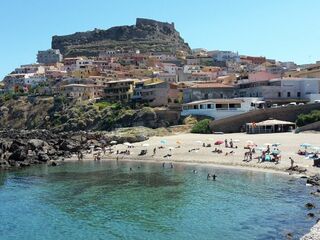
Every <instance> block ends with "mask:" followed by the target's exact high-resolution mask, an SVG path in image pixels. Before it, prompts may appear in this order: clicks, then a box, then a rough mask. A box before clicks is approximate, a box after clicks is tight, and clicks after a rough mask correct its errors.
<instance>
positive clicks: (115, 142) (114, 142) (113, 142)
mask: <svg viewBox="0 0 320 240" xmlns="http://www.w3.org/2000/svg"><path fill="white" fill-rule="evenodd" d="M110 143H111V144H117V143H118V142H117V141H115V140H114V141H111V142H110Z"/></svg>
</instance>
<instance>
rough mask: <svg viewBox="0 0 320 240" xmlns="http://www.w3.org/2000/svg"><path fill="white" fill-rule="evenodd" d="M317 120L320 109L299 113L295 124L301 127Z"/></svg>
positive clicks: (319, 118) (319, 115)
mask: <svg viewBox="0 0 320 240" xmlns="http://www.w3.org/2000/svg"><path fill="white" fill-rule="evenodd" d="M318 121H320V110H314V111H311V112H310V113H308V114H300V115H299V116H298V118H297V120H296V124H297V125H298V126H299V127H301V126H304V125H307V124H310V123H314V122H318Z"/></svg>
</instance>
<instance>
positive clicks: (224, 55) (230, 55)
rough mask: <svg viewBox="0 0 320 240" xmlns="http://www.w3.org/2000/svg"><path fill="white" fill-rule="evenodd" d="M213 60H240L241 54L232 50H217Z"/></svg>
mask: <svg viewBox="0 0 320 240" xmlns="http://www.w3.org/2000/svg"><path fill="white" fill-rule="evenodd" d="M213 60H214V61H218V62H226V61H234V62H240V56H239V54H238V53H235V52H231V51H215V53H214V54H213Z"/></svg>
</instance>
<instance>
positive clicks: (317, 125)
mask: <svg viewBox="0 0 320 240" xmlns="http://www.w3.org/2000/svg"><path fill="white" fill-rule="evenodd" d="M311 130H314V131H320V121H318V122H314V123H311V124H308V125H305V126H302V127H299V128H297V129H296V133H299V132H304V131H311Z"/></svg>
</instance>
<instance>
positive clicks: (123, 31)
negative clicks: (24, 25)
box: [51, 18, 190, 57]
mask: <svg viewBox="0 0 320 240" xmlns="http://www.w3.org/2000/svg"><path fill="white" fill-rule="evenodd" d="M51 45H52V48H53V49H60V51H61V52H62V53H63V54H64V55H65V56H69V57H70V56H80V55H82V56H97V55H98V54H99V52H100V51H104V50H118V49H122V50H134V49H139V50H140V51H141V52H142V53H143V52H172V53H174V52H176V51H177V50H182V51H187V52H190V48H189V45H188V44H187V43H185V42H184V40H183V39H182V38H181V37H180V34H179V32H177V31H176V30H175V27H174V24H173V23H171V24H170V23H164V22H158V21H155V20H150V19H142V18H138V19H137V20H136V25H132V26H119V27H112V28H109V29H107V30H100V29H95V30H93V31H87V32H77V33H74V34H71V35H65V36H53V37H52V44H51Z"/></svg>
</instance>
